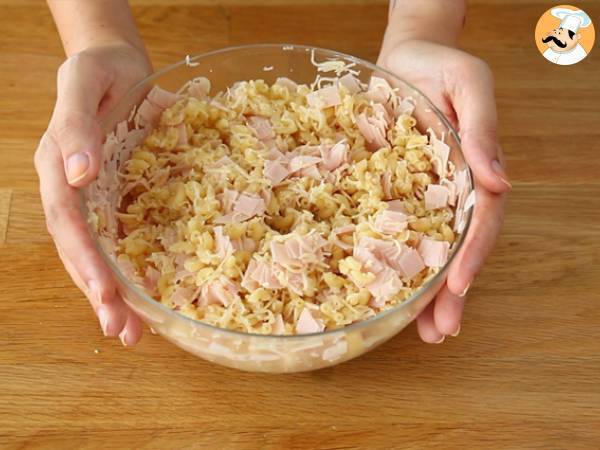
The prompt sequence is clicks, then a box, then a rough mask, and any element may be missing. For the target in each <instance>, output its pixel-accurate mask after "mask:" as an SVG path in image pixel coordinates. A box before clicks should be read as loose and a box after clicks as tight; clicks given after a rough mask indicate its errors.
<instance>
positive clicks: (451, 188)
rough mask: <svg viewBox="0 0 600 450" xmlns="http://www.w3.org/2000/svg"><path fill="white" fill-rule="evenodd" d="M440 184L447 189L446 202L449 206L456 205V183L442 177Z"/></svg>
mask: <svg viewBox="0 0 600 450" xmlns="http://www.w3.org/2000/svg"><path fill="white" fill-rule="evenodd" d="M440 184H441V185H442V186H444V187H445V188H446V189H448V204H449V205H450V206H455V205H456V183H454V182H453V181H450V180H448V179H443V180H442V181H440Z"/></svg>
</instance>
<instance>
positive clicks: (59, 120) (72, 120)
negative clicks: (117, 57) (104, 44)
mask: <svg viewBox="0 0 600 450" xmlns="http://www.w3.org/2000/svg"><path fill="white" fill-rule="evenodd" d="M109 86H110V80H108V79H106V78H105V77H103V76H102V71H101V70H99V68H98V67H97V63H95V62H94V60H93V59H91V58H89V57H88V56H86V55H75V56H73V57H71V58H69V59H68V60H67V61H66V62H65V63H64V64H63V65H62V66H61V68H60V69H59V74H58V86H57V88H58V89H57V100H56V106H55V109H54V113H53V115H52V119H51V122H50V128H51V129H52V130H53V134H54V136H55V137H56V140H57V145H58V148H59V150H60V153H61V154H62V158H63V165H64V171H65V174H66V176H67V181H68V183H69V184H70V185H71V186H85V185H87V184H88V183H89V182H90V181H92V180H93V179H94V178H95V177H96V175H97V173H98V169H99V166H100V149H101V143H102V133H101V130H100V126H99V124H98V120H97V112H98V105H99V104H100V102H101V100H102V98H103V96H104V93H105V92H106V90H107V89H108V87H109Z"/></svg>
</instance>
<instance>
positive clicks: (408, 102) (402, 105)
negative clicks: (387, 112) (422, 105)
mask: <svg viewBox="0 0 600 450" xmlns="http://www.w3.org/2000/svg"><path fill="white" fill-rule="evenodd" d="M415 106H416V105H415V101H414V100H413V99H412V98H411V97H404V98H403V99H402V100H400V101H399V102H398V104H397V105H396V107H395V108H394V117H399V116H401V115H407V116H410V115H411V114H412V113H413V112H414V110H415Z"/></svg>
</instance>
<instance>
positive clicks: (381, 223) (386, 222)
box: [373, 209, 408, 234]
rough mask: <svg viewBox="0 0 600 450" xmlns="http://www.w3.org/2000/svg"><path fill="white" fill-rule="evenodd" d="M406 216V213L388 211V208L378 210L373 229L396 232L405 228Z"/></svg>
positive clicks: (386, 232)
mask: <svg viewBox="0 0 600 450" xmlns="http://www.w3.org/2000/svg"><path fill="white" fill-rule="evenodd" d="M407 226H408V217H407V216H406V214H404V213H401V212H397V211H390V210H389V209H386V210H383V211H381V212H379V213H378V214H377V215H376V216H375V221H374V223H373V229H374V230H375V231H378V232H379V233H383V234H396V233H401V232H402V231H404V230H406V227H407Z"/></svg>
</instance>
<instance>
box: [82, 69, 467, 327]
mask: <svg viewBox="0 0 600 450" xmlns="http://www.w3.org/2000/svg"><path fill="white" fill-rule="evenodd" d="M339 63H340V62H338V61H327V62H325V63H322V64H323V65H322V66H321V68H323V71H326V70H332V71H334V72H335V76H334V77H321V76H318V77H317V79H316V80H315V81H314V83H312V84H311V85H308V84H297V83H296V82H294V81H293V80H292V79H290V78H287V77H279V78H277V79H276V81H275V82H274V83H271V84H268V83H266V82H265V81H263V80H261V79H254V80H248V81H240V82H237V83H235V84H233V85H231V86H230V87H229V88H227V89H225V90H222V91H220V92H216V93H214V94H211V92H210V91H211V83H210V81H209V79H207V78H204V77H199V78H195V79H193V80H191V81H190V82H189V83H186V85H185V86H184V87H183V88H182V90H180V92H178V93H173V92H169V91H166V90H163V89H161V88H159V87H157V86H155V87H154V88H153V89H152V90H151V91H150V92H149V93H148V95H147V97H146V99H145V100H144V101H143V102H142V103H141V104H140V106H139V108H137V110H135V111H132V115H131V117H130V120H129V121H125V122H120V123H119V124H118V125H117V127H116V131H115V132H114V133H110V134H109V135H108V136H107V138H106V142H105V144H104V157H105V163H104V164H103V167H102V168H101V171H100V174H99V177H98V180H97V181H96V182H95V183H94V184H93V185H92V186H91V187H90V188H89V190H88V198H87V204H88V205H87V206H88V211H89V220H90V222H91V224H92V228H93V230H94V231H95V232H96V233H97V235H98V236H99V239H100V240H101V241H102V243H103V248H104V249H109V253H110V254H111V256H112V257H113V258H114V259H115V260H116V262H117V265H118V267H119V268H120V270H121V272H122V273H124V274H125V275H126V276H127V277H128V278H129V280H131V282H132V283H134V284H136V285H138V286H142V287H143V288H144V290H145V291H146V292H147V293H148V295H150V296H151V297H152V298H154V299H155V300H156V301H157V302H161V303H162V304H164V305H166V306H167V307H169V308H172V309H174V310H176V311H178V312H179V313H181V314H183V315H185V316H187V317H190V318H193V319H196V320H199V321H202V322H205V323H208V324H210V325H213V326H216V327H220V328H226V329H230V330H236V331H241V332H245V333H253V334H274V335H286V334H288V335H289V334H310V333H320V332H322V331H324V330H333V329H339V328H342V327H345V326H347V325H349V324H352V323H355V322H359V321H362V320H365V319H369V318H371V317H374V316H375V315H377V314H378V313H380V312H382V311H384V310H387V309H390V308H393V307H394V306H396V305H398V304H399V303H401V302H403V301H405V300H406V299H408V298H409V297H411V296H412V295H413V294H414V292H415V291H416V290H418V289H419V288H420V287H421V286H423V284H425V283H426V282H427V281H428V280H430V279H431V278H432V277H434V276H435V274H436V273H437V272H438V271H439V270H440V269H441V268H442V267H443V266H444V265H445V264H446V262H447V260H448V256H449V254H450V253H451V252H452V251H453V250H454V246H455V244H456V242H457V235H458V234H460V233H461V232H462V231H463V229H464V227H465V211H467V210H468V209H469V208H470V207H471V206H472V204H473V201H474V196H473V195H474V193H473V192H470V191H469V189H470V186H469V183H468V174H467V169H466V168H465V169H462V170H456V168H455V166H454V164H453V163H452V162H451V161H449V152H450V150H449V147H448V146H447V145H446V144H445V143H444V139H443V136H440V137H436V136H435V133H434V132H433V131H431V130H430V131H429V132H428V133H424V132H421V131H419V129H418V123H417V120H416V118H415V117H413V115H412V113H413V109H414V102H413V101H412V100H411V99H410V98H401V97H400V96H399V95H398V94H397V92H396V90H395V89H393V88H392V87H391V86H390V84H389V83H388V81H386V79H385V78H384V77H381V76H376V75H372V76H371V78H370V81H369V83H368V84H364V83H362V82H361V81H360V80H359V79H358V78H357V77H356V76H355V75H356V73H355V72H354V71H353V69H352V68H351V65H349V64H344V63H341V64H339Z"/></svg>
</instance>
